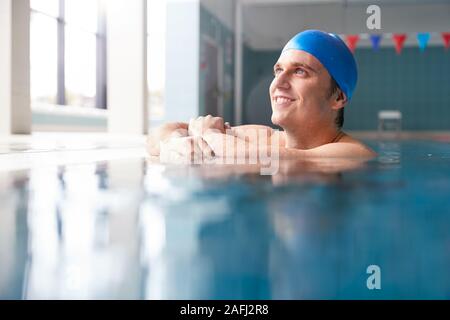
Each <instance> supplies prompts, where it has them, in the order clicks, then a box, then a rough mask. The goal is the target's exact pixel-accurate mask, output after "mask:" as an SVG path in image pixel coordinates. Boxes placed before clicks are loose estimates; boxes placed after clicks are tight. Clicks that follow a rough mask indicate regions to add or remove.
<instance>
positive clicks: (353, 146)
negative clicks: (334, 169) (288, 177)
mask: <svg viewBox="0 0 450 320" xmlns="http://www.w3.org/2000/svg"><path fill="white" fill-rule="evenodd" d="M203 139H204V140H205V141H206V142H207V143H208V145H209V146H210V147H211V148H212V150H213V151H214V153H215V155H217V156H221V157H230V156H232V157H235V158H242V157H245V158H248V157H249V156H250V155H260V154H262V155H264V156H266V155H267V156H271V155H272V152H273V151H278V156H279V158H281V159H301V158H373V157H374V156H376V153H375V152H374V151H373V150H371V149H370V148H368V147H366V146H365V145H363V144H362V143H360V142H356V141H355V142H335V143H328V144H324V145H322V146H319V147H316V148H312V149H307V150H302V149H294V148H286V147H284V144H281V143H280V144H279V145H278V148H277V146H276V145H275V143H274V144H272V145H270V144H257V143H253V142H250V141H246V140H244V139H242V138H239V137H237V136H231V135H225V134H221V133H217V132H207V133H205V134H204V135H203ZM275 148H276V149H275ZM277 149H278V150H277Z"/></svg>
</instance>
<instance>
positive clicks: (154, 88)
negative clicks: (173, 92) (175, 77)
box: [147, 0, 166, 119]
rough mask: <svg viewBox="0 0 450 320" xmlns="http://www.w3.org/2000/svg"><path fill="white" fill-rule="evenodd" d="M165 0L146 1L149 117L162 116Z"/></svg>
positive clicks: (158, 117) (157, 117)
mask: <svg viewBox="0 0 450 320" xmlns="http://www.w3.org/2000/svg"><path fill="white" fill-rule="evenodd" d="M165 34H166V0H159V1H152V0H148V1H147V82H148V101H149V110H150V119H161V118H162V117H163V116H164V89H165V85H164V82H165V55H166V41H165V40H166V39H165Z"/></svg>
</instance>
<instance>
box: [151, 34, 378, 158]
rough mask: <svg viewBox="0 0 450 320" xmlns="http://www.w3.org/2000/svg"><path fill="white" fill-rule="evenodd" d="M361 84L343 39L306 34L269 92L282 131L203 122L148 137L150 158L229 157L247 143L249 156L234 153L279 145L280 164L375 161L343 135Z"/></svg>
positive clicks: (277, 70) (287, 50) (284, 59)
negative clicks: (171, 154)
mask: <svg viewBox="0 0 450 320" xmlns="http://www.w3.org/2000/svg"><path fill="white" fill-rule="evenodd" d="M356 81H357V68H356V62H355V60H354V57H353V55H352V53H351V52H350V50H349V49H348V48H347V46H346V45H345V43H344V42H343V41H342V40H341V39H340V38H339V37H338V36H336V35H333V34H330V33H326V32H322V31H318V30H306V31H303V32H301V33H299V34H297V35H296V36H294V37H293V38H292V39H291V40H290V41H289V42H288V43H287V44H286V46H285V47H284V48H283V50H282V52H281V55H280V57H279V59H278V61H277V62H276V64H275V66H274V79H273V81H272V84H271V85H270V88H269V94H270V99H271V104H272V119H271V120H272V123H274V124H275V125H278V126H280V127H282V128H283V131H278V130H274V129H272V128H270V127H266V126H260V125H243V126H236V127H232V128H230V127H229V126H228V125H227V124H224V122H223V119H222V118H219V117H212V116H206V117H199V118H197V119H195V120H191V121H190V122H189V123H170V124H166V125H163V126H162V127H160V128H158V129H157V130H156V131H155V132H153V133H152V134H151V135H150V136H149V140H148V150H149V153H150V154H151V155H154V156H156V155H159V153H160V151H161V150H160V147H161V148H162V149H165V150H175V151H177V152H180V153H185V152H189V153H190V154H191V155H193V154H198V153H201V154H203V155H204V156H210V155H216V156H225V155H227V154H230V152H229V151H230V150H229V149H230V148H233V149H236V148H237V143H236V140H244V141H246V143H247V145H246V148H245V150H244V152H243V153H239V152H238V151H237V150H231V151H233V152H231V154H233V155H236V156H240V155H242V156H248V154H249V152H250V150H251V149H252V148H257V149H261V148H264V147H266V146H267V147H269V146H270V148H272V147H273V144H274V143H277V144H278V146H279V147H278V150H279V156H280V157H281V158H301V157H364V158H366V157H367V158H370V157H373V156H374V155H375V152H373V151H372V150H371V149H370V148H369V147H367V146H365V145H364V144H363V143H361V142H360V141H358V140H356V139H354V138H352V137H351V136H349V135H348V134H346V133H344V132H343V131H342V124H343V120H344V107H345V105H346V104H347V102H348V101H349V100H350V99H351V97H352V94H353V90H354V89H355V86H356ZM254 131H257V132H258V133H261V132H265V134H266V135H267V136H266V137H264V139H259V140H258V138H257V137H256V138H255V135H252V134H251V132H254ZM259 136H260V134H259ZM230 140H232V141H231V143H230ZM262 140H263V141H264V145H263V146H262V145H261V141H262ZM227 148H228V150H227ZM267 149H268V148H267ZM272 150H273V149H272Z"/></svg>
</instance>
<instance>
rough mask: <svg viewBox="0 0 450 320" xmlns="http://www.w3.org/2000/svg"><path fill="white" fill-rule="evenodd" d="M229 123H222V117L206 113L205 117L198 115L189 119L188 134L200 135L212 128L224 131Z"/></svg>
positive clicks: (228, 126)
mask: <svg viewBox="0 0 450 320" xmlns="http://www.w3.org/2000/svg"><path fill="white" fill-rule="evenodd" d="M229 128H230V125H229V124H228V122H227V123H224V121H223V118H221V117H213V116H211V115H207V116H206V117H198V118H197V119H191V121H189V135H190V136H202V135H203V134H204V133H205V132H207V131H208V130H211V129H214V130H215V131H216V132H220V133H225V130H226V129H229Z"/></svg>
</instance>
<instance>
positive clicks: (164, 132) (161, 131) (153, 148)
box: [147, 122, 188, 156]
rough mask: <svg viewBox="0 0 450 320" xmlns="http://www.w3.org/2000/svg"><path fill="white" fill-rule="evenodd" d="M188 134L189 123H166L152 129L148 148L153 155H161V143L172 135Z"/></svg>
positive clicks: (182, 135)
mask: <svg viewBox="0 0 450 320" xmlns="http://www.w3.org/2000/svg"><path fill="white" fill-rule="evenodd" d="M186 136H188V124H187V123H184V122H173V123H166V124H164V125H162V126H160V127H158V128H156V129H154V130H151V132H150V134H149V136H148V139H147V148H148V152H149V154H150V155H151V156H159V152H160V150H159V143H160V142H163V141H166V140H167V139H169V138H171V137H186Z"/></svg>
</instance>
